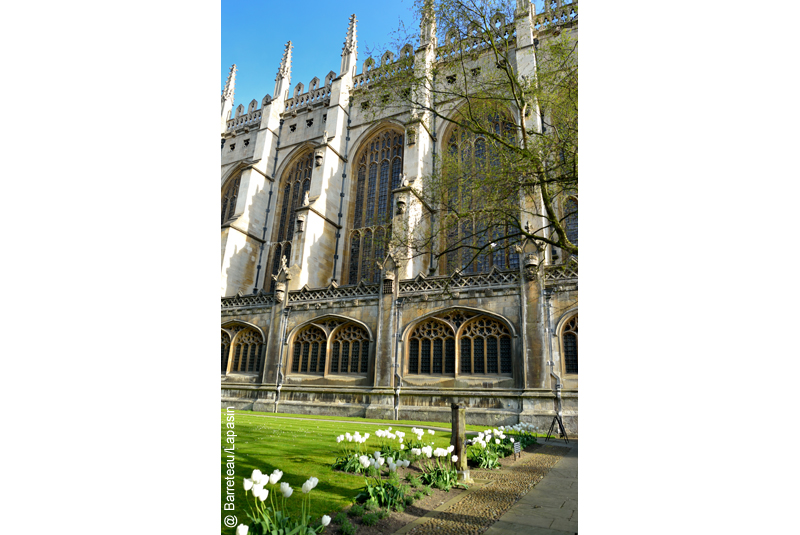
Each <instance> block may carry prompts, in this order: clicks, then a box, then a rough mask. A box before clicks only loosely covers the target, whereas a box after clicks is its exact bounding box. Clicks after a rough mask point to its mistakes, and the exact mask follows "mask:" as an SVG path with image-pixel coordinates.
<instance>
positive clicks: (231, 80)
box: [222, 63, 236, 101]
mask: <svg viewBox="0 0 800 535" xmlns="http://www.w3.org/2000/svg"><path fill="white" fill-rule="evenodd" d="M235 85H236V64H235V63H234V64H233V66H232V67H231V71H230V72H229V73H228V81H227V82H225V89H223V90H222V98H223V99H225V100H230V101H233V91H234V86H235Z"/></svg>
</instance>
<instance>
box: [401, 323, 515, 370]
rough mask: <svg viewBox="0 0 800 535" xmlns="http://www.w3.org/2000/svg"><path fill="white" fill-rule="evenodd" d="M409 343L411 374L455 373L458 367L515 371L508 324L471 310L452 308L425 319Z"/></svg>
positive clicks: (463, 368)
mask: <svg viewBox="0 0 800 535" xmlns="http://www.w3.org/2000/svg"><path fill="white" fill-rule="evenodd" d="M462 325H465V326H464V328H463V329H460V327H461V326H462ZM459 329H460V330H459ZM456 333H459V334H458V336H456ZM407 344H408V345H407V347H408V352H407V359H406V360H407V363H408V368H407V370H408V373H409V374H411V375H415V374H426V375H451V376H452V375H455V374H456V367H458V374H459V375H473V374H478V375H510V374H511V373H512V359H511V349H512V348H511V333H510V331H509V329H508V327H506V326H505V325H503V324H502V323H501V322H499V321H497V320H495V319H492V318H489V317H486V316H481V315H478V314H476V313H474V312H471V311H466V310H455V311H450V312H447V313H443V314H438V315H436V317H435V318H430V319H427V320H425V321H423V322H422V323H420V324H419V325H417V326H416V327H414V329H412V330H411V332H410V333H409V335H408V342H407ZM457 363H458V364H457Z"/></svg>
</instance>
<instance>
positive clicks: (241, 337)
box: [231, 328, 264, 372]
mask: <svg viewBox="0 0 800 535" xmlns="http://www.w3.org/2000/svg"><path fill="white" fill-rule="evenodd" d="M263 345H264V340H263V339H262V337H261V334H259V333H258V332H256V331H255V329H251V328H246V329H242V331H241V332H240V333H239V334H237V335H236V336H235V337H234V341H233V350H232V355H233V356H232V358H233V362H232V363H231V371H232V372H260V371H261V364H262V363H261V358H262V355H261V353H262V346H263Z"/></svg>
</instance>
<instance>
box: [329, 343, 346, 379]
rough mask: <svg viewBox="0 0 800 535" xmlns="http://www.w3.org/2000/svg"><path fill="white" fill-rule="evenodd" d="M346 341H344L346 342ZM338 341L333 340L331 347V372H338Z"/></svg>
mask: <svg viewBox="0 0 800 535" xmlns="http://www.w3.org/2000/svg"><path fill="white" fill-rule="evenodd" d="M346 343H347V342H345V344H346ZM340 345H341V344H340V343H339V342H334V343H333V347H331V373H339V346H340Z"/></svg>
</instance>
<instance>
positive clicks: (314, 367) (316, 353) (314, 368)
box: [308, 342, 319, 373]
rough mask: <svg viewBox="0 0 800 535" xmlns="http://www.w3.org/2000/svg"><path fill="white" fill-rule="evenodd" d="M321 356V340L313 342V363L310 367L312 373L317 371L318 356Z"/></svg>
mask: <svg viewBox="0 0 800 535" xmlns="http://www.w3.org/2000/svg"><path fill="white" fill-rule="evenodd" d="M318 356H319V342H313V343H312V344H311V365H310V366H309V368H308V371H309V372H310V373H314V372H316V371H317V357H318Z"/></svg>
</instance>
